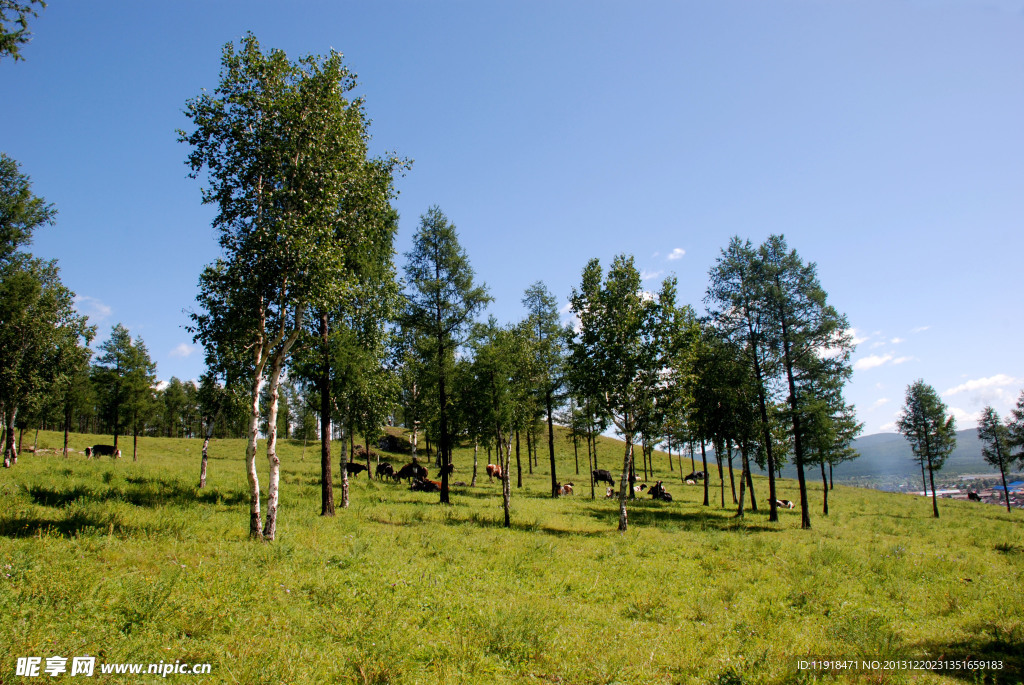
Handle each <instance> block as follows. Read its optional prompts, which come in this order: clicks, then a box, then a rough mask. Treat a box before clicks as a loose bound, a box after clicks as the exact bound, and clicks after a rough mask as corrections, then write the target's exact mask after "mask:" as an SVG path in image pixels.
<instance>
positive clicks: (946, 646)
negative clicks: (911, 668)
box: [909, 623, 1024, 685]
mask: <svg viewBox="0 0 1024 685" xmlns="http://www.w3.org/2000/svg"><path fill="white" fill-rule="evenodd" d="M970 631H971V633H973V634H972V635H971V637H969V638H966V639H963V640H942V639H935V640H926V641H923V642H919V643H917V644H913V645H910V646H909V653H910V654H915V653H916V654H921V655H922V656H921V657H919V658H921V659H926V660H936V661H986V662H992V661H1001V662H1002V668H1001V669H999V670H997V669H994V668H985V669H977V668H975V669H970V670H968V669H963V670H939V671H935V673H941V674H942V675H945V676H947V677H949V678H955V679H956V680H962V681H964V682H970V683H976V682H979V681H980V682H985V683H994V684H995V685H1003V684H1004V683H1005V684H1006V685H1010V684H1011V683H1020V682H1024V629H1021V628H1020V626H1017V627H1015V628H1014V629H1011V630H1010V631H1006V630H1002V629H1000V628H999V627H998V626H996V625H994V624H991V623H986V624H977V625H975V626H972V627H971V628H970Z"/></svg>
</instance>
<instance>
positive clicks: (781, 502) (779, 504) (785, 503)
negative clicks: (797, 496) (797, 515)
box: [775, 499, 793, 509]
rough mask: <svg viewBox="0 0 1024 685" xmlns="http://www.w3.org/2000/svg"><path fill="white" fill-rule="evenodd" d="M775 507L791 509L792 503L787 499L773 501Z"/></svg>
mask: <svg viewBox="0 0 1024 685" xmlns="http://www.w3.org/2000/svg"><path fill="white" fill-rule="evenodd" d="M775 506H777V507H785V508H786V509H792V508H793V503H792V502H791V501H790V500H788V499H777V500H775Z"/></svg>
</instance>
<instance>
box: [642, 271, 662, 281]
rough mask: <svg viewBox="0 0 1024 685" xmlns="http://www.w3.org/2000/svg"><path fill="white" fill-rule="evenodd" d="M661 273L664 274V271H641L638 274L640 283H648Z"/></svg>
mask: <svg viewBox="0 0 1024 685" xmlns="http://www.w3.org/2000/svg"><path fill="white" fill-rule="evenodd" d="M663 273H665V272H664V271H641V272H640V280H641V281H649V280H651V279H652V278H657V277H658V276H660V275H662V274H663Z"/></svg>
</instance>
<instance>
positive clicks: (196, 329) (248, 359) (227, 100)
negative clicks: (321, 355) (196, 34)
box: [179, 33, 399, 540]
mask: <svg viewBox="0 0 1024 685" xmlns="http://www.w3.org/2000/svg"><path fill="white" fill-rule="evenodd" d="M221 67H222V68H221V76H220V84H219V85H218V87H217V88H216V89H215V90H214V91H213V92H212V93H204V94H202V95H200V96H199V97H196V98H194V99H192V100H189V101H188V103H187V107H186V111H185V114H186V116H187V117H188V118H189V119H190V120H191V121H192V124H193V125H194V127H195V128H194V130H193V131H192V132H191V133H185V132H184V131H179V136H180V138H179V139H180V140H181V141H182V142H187V143H188V144H189V145H190V146H191V148H192V151H191V154H190V155H189V159H188V165H189V167H190V170H191V176H193V177H198V176H199V175H200V174H202V173H204V172H205V178H206V181H207V186H206V187H205V188H204V189H203V192H202V198H203V202H204V203H205V204H213V205H215V206H216V208H217V214H216V216H215V217H214V221H213V225H214V228H215V229H217V231H218V232H219V234H220V247H221V250H222V257H221V258H219V259H218V260H216V261H215V262H214V263H213V264H211V265H209V266H207V267H206V268H205V269H204V271H203V273H202V275H201V276H200V280H199V290H200V293H199V296H198V298H197V299H198V302H199V305H200V311H199V312H196V313H194V314H193V315H192V320H193V327H192V331H193V333H194V336H195V339H196V341H198V342H202V343H203V345H204V347H205V348H206V351H207V358H208V365H209V360H211V359H212V360H213V361H214V363H220V360H226V363H227V365H229V366H234V367H236V368H240V369H242V370H244V372H245V376H246V377H247V385H248V398H249V399H248V402H249V404H248V407H249V418H248V442H247V446H246V471H247V476H248V482H249V495H250V503H249V518H250V522H249V534H250V537H252V538H255V539H266V540H273V539H274V537H275V535H276V529H277V511H278V504H279V483H280V460H279V458H278V456H277V450H276V446H277V412H278V407H277V400H278V387H279V384H280V381H281V373H282V370H283V369H284V367H285V364H286V362H287V361H288V358H289V355H290V353H291V352H292V349H293V347H294V345H295V344H296V342H297V341H298V339H299V336H300V334H301V333H302V331H303V326H304V323H305V320H306V316H307V312H308V311H317V310H320V309H322V308H325V307H326V306H327V305H328V303H330V302H332V301H334V300H335V299H337V298H338V297H341V296H342V295H343V294H344V293H345V292H347V291H348V290H349V289H350V288H351V287H352V284H353V281H354V277H353V274H352V273H351V271H350V270H348V269H347V268H346V267H347V262H346V255H347V254H349V253H350V252H351V251H353V250H357V249H360V248H363V247H365V245H364V244H361V243H363V240H364V238H366V239H370V240H372V236H365V235H364V234H363V233H362V232H361V231H362V229H363V226H362V225H361V223H360V222H358V221H354V220H351V218H352V217H351V216H349V215H348V214H346V211H345V209H346V207H348V204H347V200H348V197H349V194H350V193H351V191H352V188H353V186H356V187H358V186H360V184H361V183H363V180H364V178H365V177H366V174H367V166H368V165H370V166H373V164H372V163H371V162H368V160H367V158H366V141H367V119H366V114H365V112H364V109H363V102H362V100H361V99H358V98H357V99H353V100H349V99H348V95H347V94H348V93H349V92H350V91H351V90H352V89H353V88H354V87H355V85H356V83H355V78H354V76H353V75H352V74H351V73H350V72H349V71H348V69H347V68H346V67H345V66H344V64H343V63H342V56H341V54H339V53H337V52H334V51H331V52H330V53H329V54H328V55H327V56H326V57H318V56H308V57H304V58H302V59H300V60H299V61H298V62H290V61H289V60H288V58H287V56H286V55H285V53H284V52H283V51H281V50H271V51H269V52H266V53H264V52H263V51H262V50H261V48H260V45H259V42H258V41H257V40H256V38H255V36H253V35H252V34H251V33H250V34H247V35H246V36H245V37H244V38H243V39H242V40H241V42H240V44H239V46H238V47H237V48H236V46H235V45H234V44H232V43H228V44H227V45H225V46H224V50H223V54H222V59H221ZM398 164H399V161H398V160H395V159H389V160H383V161H381V162H380V163H379V164H378V165H377V166H379V167H381V168H383V169H385V170H389V169H392V168H394V167H395V166H396V165H398ZM388 199H389V198H388ZM356 211H358V210H356ZM264 383H266V384H268V386H269V387H268V396H269V402H268V406H267V410H266V419H267V426H268V430H267V436H266V437H267V460H268V462H269V466H270V475H269V486H268V501H267V514H266V522H265V523H264V522H263V518H262V513H261V509H260V489H259V480H258V477H257V474H256V461H255V457H256V447H257V438H258V432H259V431H258V429H259V423H260V418H261V407H260V402H259V399H260V392H261V390H262V388H263V385H264Z"/></svg>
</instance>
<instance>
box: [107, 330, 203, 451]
mask: <svg viewBox="0 0 1024 685" xmlns="http://www.w3.org/2000/svg"><path fill="white" fill-rule="evenodd" d="M99 349H100V350H101V351H102V352H103V354H102V355H100V356H99V357H97V359H96V364H95V366H94V369H93V381H94V384H95V387H96V389H97V391H98V394H99V405H100V413H101V415H102V416H103V418H104V420H105V421H106V423H107V425H109V426H110V427H111V430H112V433H113V435H114V444H115V445H116V444H118V443H117V439H118V436H119V435H121V434H122V431H125V432H127V431H128V430H130V431H132V432H133V433H134V434H135V435H138V434H139V433H140V432H141V431H142V429H143V427H144V426H145V424H146V422H147V420H148V419H149V418H150V417H151V416H153V415H154V414H155V413H156V410H157V405H156V397H155V394H154V388H153V386H154V384H155V383H156V363H154V362H153V361H152V360H151V359H150V358H149V350H147V349H146V344H145V342H143V340H142V338H138V339H136V340H132V337H131V334H130V333H129V332H128V329H127V328H125V327H124V326H122V325H121V324H117V325H115V326H114V328H113V329H112V330H111V332H110V337H109V338H107V340H106V341H105V342H104V343H103V344H102V345H100V347H99ZM182 395H184V391H182Z"/></svg>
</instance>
